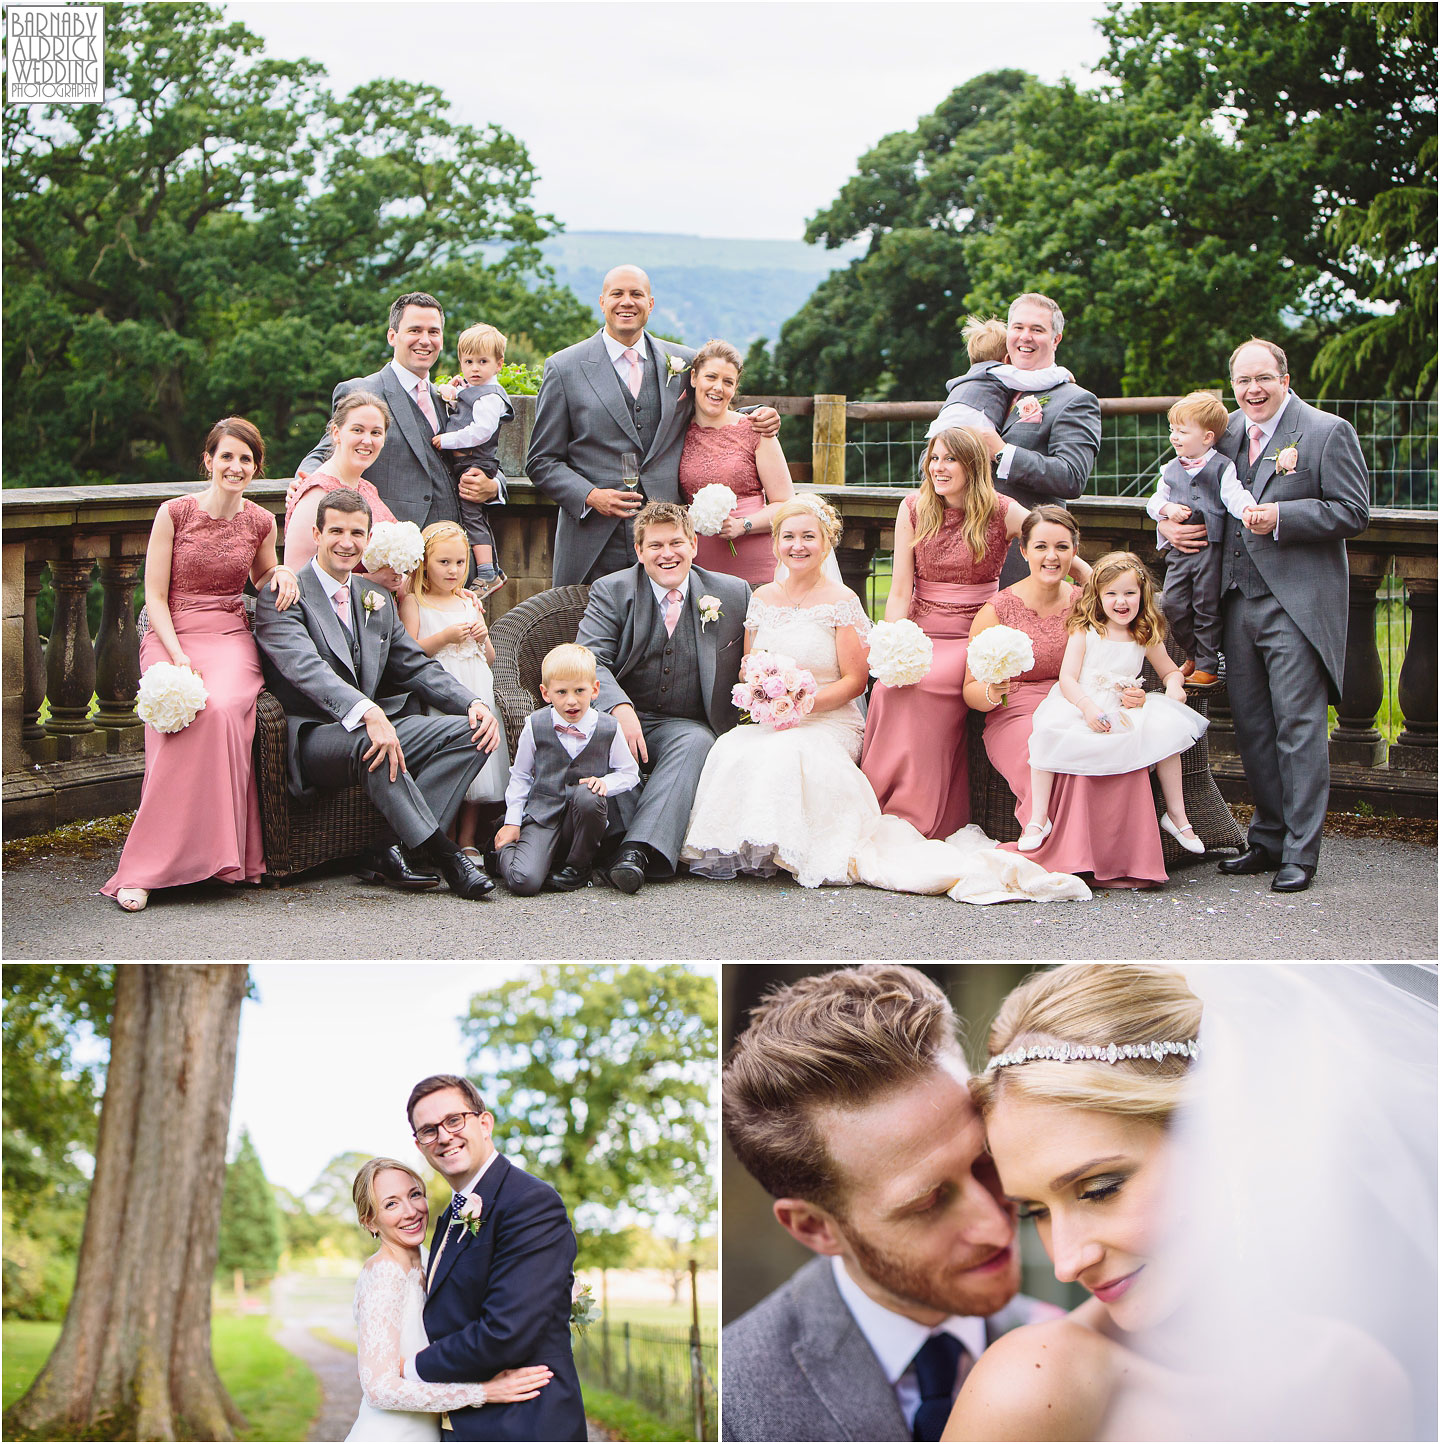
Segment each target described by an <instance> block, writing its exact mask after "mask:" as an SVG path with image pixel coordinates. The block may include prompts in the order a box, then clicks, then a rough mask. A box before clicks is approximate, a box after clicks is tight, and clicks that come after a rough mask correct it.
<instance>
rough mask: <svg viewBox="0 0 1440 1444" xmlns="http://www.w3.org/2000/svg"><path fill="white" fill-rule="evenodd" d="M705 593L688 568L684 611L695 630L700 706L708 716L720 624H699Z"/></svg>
mask: <svg viewBox="0 0 1440 1444" xmlns="http://www.w3.org/2000/svg"><path fill="white" fill-rule="evenodd" d="M704 591H705V588H704V587H703V586H702V585H701V579H700V577H699V576H698V575H696V572H695V568H694V567H691V568H690V595H689V597H688V599H687V601H686V607H685V610H686V611H687V612H688V613H689V614H690V621H691V624H692V625H693V626H694V628H695V655H696V657H697V658H698V659H699V662H700V705H701V706H702V707H703V708H704V709H705V715H706V717H709V715H710V700H711V699H710V694H711V693H712V692H713V691H714V690H715V638H716V637H717V636H718V635H719V632H720V623H719V622H711V623H710V625H709V626H708V627H705V626H702V625H701V622H700V596H701V594H702V593H703V592H704Z"/></svg>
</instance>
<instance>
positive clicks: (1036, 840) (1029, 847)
mask: <svg viewBox="0 0 1440 1444" xmlns="http://www.w3.org/2000/svg"><path fill="white" fill-rule="evenodd" d="M1032 827H1039V828H1040V831H1039V832H1031V831H1030V829H1031V828H1032ZM1049 836H1050V819H1049V818H1048V817H1047V818H1046V819H1045V823H1044V826H1041V825H1040V824H1039V823H1036V822H1027V823H1026V824H1025V830H1024V831H1023V832H1022V833H1021V834H1020V841H1019V842H1017V843H1016V844H1015V846H1016V847H1018V848H1019V849H1020V851H1021V852H1034V851H1035V849H1036V848H1037V847H1039V846H1040V844H1041V843H1042V842H1044V841H1045V839H1046V838H1047V837H1049Z"/></svg>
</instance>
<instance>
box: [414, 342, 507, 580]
mask: <svg viewBox="0 0 1440 1444" xmlns="http://www.w3.org/2000/svg"><path fill="white" fill-rule="evenodd" d="M459 352H460V371H461V374H462V375H463V376H464V378H465V384H464V385H463V386H458V387H457V386H456V385H455V384H454V382H453V381H452V382H451V383H450V384H449V385H446V386H441V387H440V388H439V390H440V394H441V395H442V396H443V397H444V398H445V402H446V414H445V416H444V418H443V419H442V421H441V429H440V432H439V434H438V435H437V436H436V437H435V439H434V441H432V442H431V445H432V446H434V448H435V449H436V451H439V452H441V453H442V454H443V455H444V457H445V462H446V464H447V465H448V466H449V468H450V474H451V475H452V476H453V477H454V478H455V482H456V484H457V485H458V484H459V481H460V478H461V477H462V476H463V475H464V474H465V473H466V472H467V471H468V470H469V469H470V468H471V467H472V466H478V467H479V468H480V470H481V471H483V472H484V473H485V475H486V476H494V475H495V470H496V461H495V454H496V452H497V451H498V450H499V442H498V441H497V439H496V434H497V433H498V432H499V430H500V428H501V426H502V425H503V424H504V423H505V422H507V421H509V420H511V419H512V418H513V417H514V415H515V408H514V407H513V406H511V404H510V398H509V396H507V395H506V394H505V388H504V387H503V386H501V385H500V383H499V382H498V381H496V380H495V377H496V376H497V375H498V374H499V371H500V368H501V367H502V366H504V364H505V337H504V336H503V335H502V334H501V333H500V332H499V331H497V330H496V329H495V327H494V326H484V325H481V326H471V327H469V328H468V329H467V330H465V331H462V332H461V333H460V342H459ZM488 512H489V507H488V506H486V505H485V503H484V502H479V501H466V500H465V498H464V497H463V496H462V497H461V498H460V520H461V522H462V523H463V524H464V527H465V534H466V536H467V537H469V539H470V547H471V550H472V551H473V552H474V555H475V580H476V587H475V590H476V591H477V592H478V593H479V595H480V596H482V597H486V596H489V595H490V593H491V592H493V591H498V590H499V588H501V587H503V586H504V585H505V573H504V572H502V571H501V570H500V568H499V565H498V564H497V562H496V559H495V537H494V534H493V533H492V531H491V529H490V519H489V516H488V515H487V513H488Z"/></svg>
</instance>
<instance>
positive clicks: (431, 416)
mask: <svg viewBox="0 0 1440 1444" xmlns="http://www.w3.org/2000/svg"><path fill="white" fill-rule="evenodd" d="M415 404H416V405H417V406H418V407H419V408H420V414H421V415H422V416H423V417H424V418H425V419H426V421H428V422H429V423H430V430H431V431H439V430H440V423H439V422H438V421H437V420H436V419H435V403H434V402H433V401H431V400H430V383H429V382H428V381H427V380H426V379H425V378H424V377H423V376H422V377H421V378H420V380H419V381H418V382H416V384H415Z"/></svg>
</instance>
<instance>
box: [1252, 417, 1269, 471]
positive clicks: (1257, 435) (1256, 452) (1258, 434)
mask: <svg viewBox="0 0 1440 1444" xmlns="http://www.w3.org/2000/svg"><path fill="white" fill-rule="evenodd" d="M1264 450H1265V433H1264V432H1262V431H1261V430H1260V427H1259V426H1258V425H1256V426H1252V427H1251V428H1250V465H1251V466H1254V465H1255V463H1256V462H1257V461H1259V460H1260V453H1261V452H1262V451H1264Z"/></svg>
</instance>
